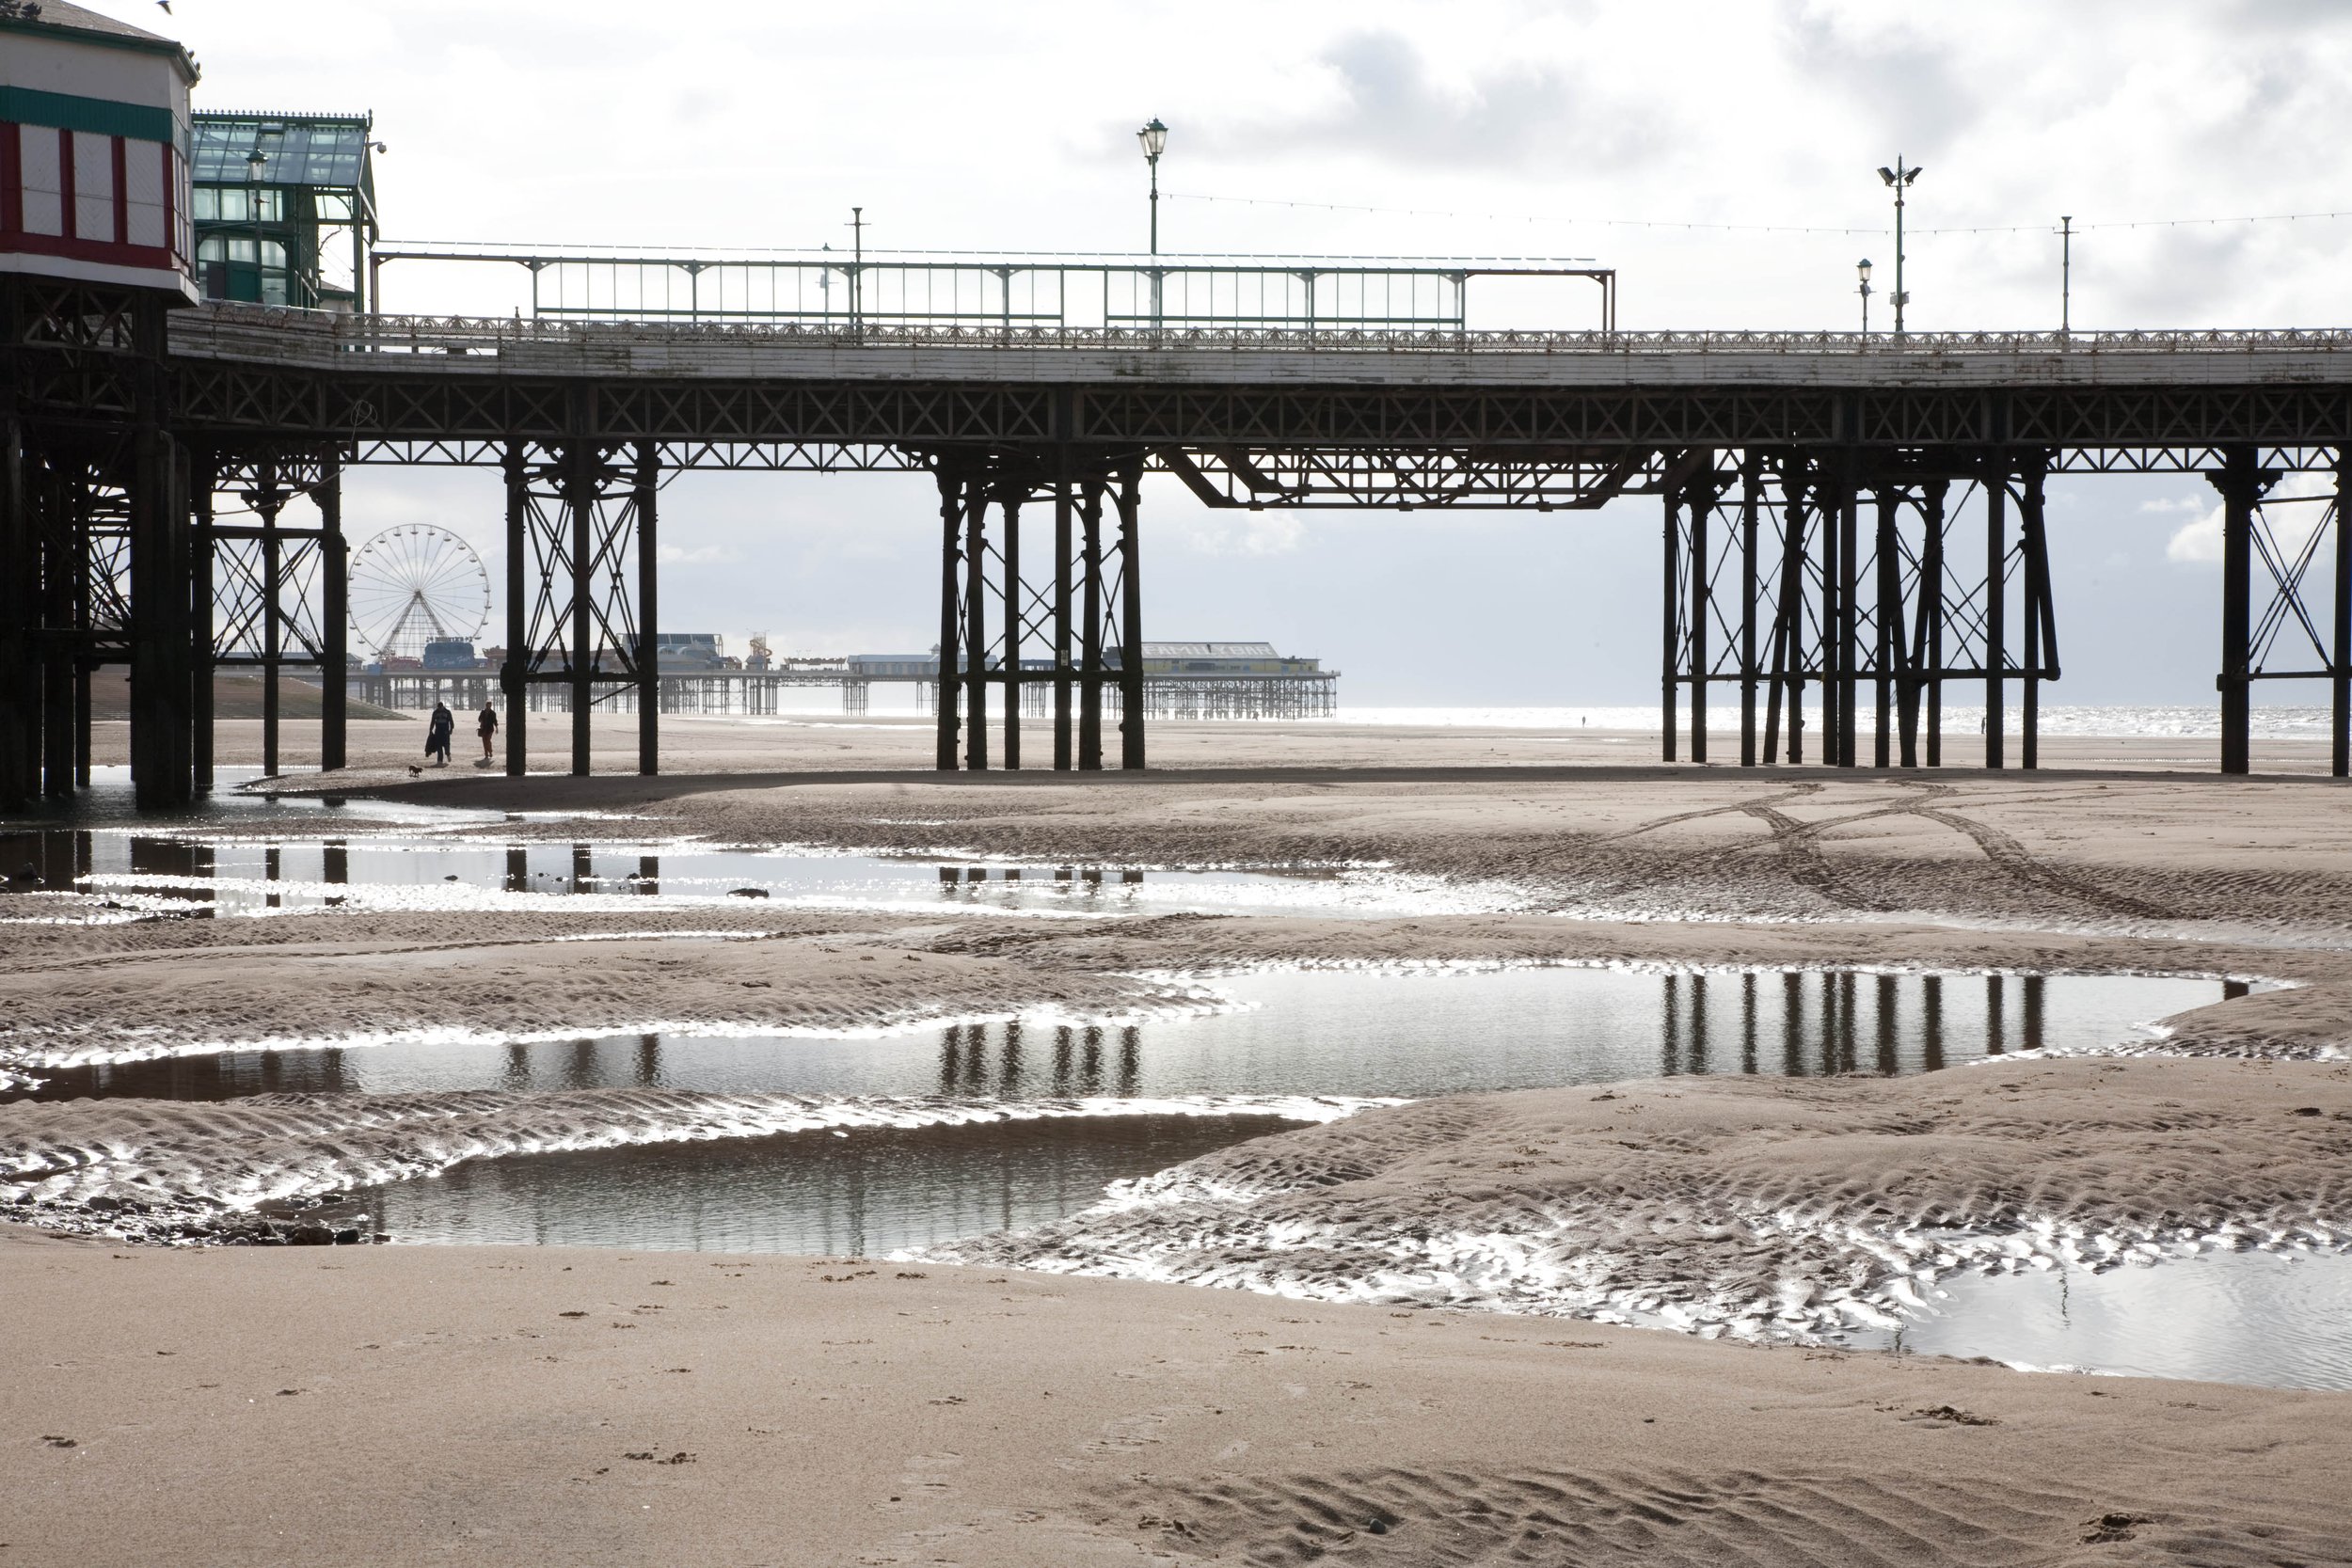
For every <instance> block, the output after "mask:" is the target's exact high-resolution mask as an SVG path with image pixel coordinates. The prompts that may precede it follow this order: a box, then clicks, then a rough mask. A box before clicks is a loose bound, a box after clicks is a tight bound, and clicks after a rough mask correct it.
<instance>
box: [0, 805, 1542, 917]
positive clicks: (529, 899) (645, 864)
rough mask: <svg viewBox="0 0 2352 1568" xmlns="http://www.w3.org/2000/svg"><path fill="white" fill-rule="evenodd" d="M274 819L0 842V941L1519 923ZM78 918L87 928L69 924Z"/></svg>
mask: <svg viewBox="0 0 2352 1568" xmlns="http://www.w3.org/2000/svg"><path fill="white" fill-rule="evenodd" d="M284 826H285V825H284V824H283V823H281V822H278V819H276V818H271V819H269V821H268V822H267V823H262V822H257V823H255V824H254V825H253V826H252V827H249V828H248V827H241V828H240V829H239V831H236V832H210V831H205V832H199V831H198V830H196V829H187V830H183V831H182V832H173V833H164V832H134V831H126V830H114V829H89V828H51V829H34V830H28V831H20V832H5V833H0V876H8V875H9V874H11V873H15V874H17V875H16V876H15V878H14V889H15V894H16V895H15V896H12V897H10V898H8V899H7V900H5V901H0V923H5V922H7V921H8V920H11V919H17V920H24V919H40V918H58V917H61V914H60V913H56V912H53V911H58V910H59V908H60V907H59V906H56V905H55V904H54V903H53V902H52V901H50V900H47V899H44V898H42V897H41V896H40V894H42V893H47V892H52V891H58V892H63V891H72V892H77V893H83V894H88V895H97V896H100V897H103V898H105V899H107V900H110V901H112V903H113V905H114V906H115V908H114V910H112V911H105V912H104V914H103V915H102V916H101V918H113V919H130V918H138V917H141V916H147V917H154V916H177V917H180V918H194V919H215V918H217V919H231V918H237V917H241V916H263V915H272V914H281V913H294V912H301V911H317V910H326V909H342V910H368V911H446V912H450V913H460V914H462V913H468V912H481V911H528V910H534V909H537V910H544V909H549V908H553V907H556V905H557V903H558V902H559V901H560V903H561V905H562V907H563V908H564V909H567V910H570V911H596V912H600V913H614V912H619V913H626V912H629V911H644V910H654V909H664V908H668V909H675V908H679V907H681V906H685V907H706V908H707V907H711V906H724V907H729V908H736V909H741V908H745V907H750V908H762V907H773V908H803V909H827V910H845V909H846V910H864V909H873V910H888V911H898V912H902V913H908V914H922V913H934V912H943V911H944V912H967V913H1005V914H1028V915H1060V916H1081V917H1116V916H1121V915H1150V914H1173V913H1201V914H1274V915H1303V916H1312V917H1322V918H1340V919H1348V918H1363V919H1385V918H1394V917H1398V916H1405V915H1416V914H1424V915H1425V914H1446V913H1475V912H1481V911H1499V910H1505V909H1513V908H1518V907H1521V906H1523V905H1525V904H1526V903H1527V902H1528V900H1527V899H1526V898H1525V897H1524V896H1523V895H1519V894H1518V893H1516V892H1514V891H1512V890H1509V889H1504V888H1501V887H1497V886H1474V887H1464V886H1459V885H1455V884H1451V883H1447V882H1445V881H1443V880H1441V879H1437V878H1430V877H1418V876H1409V875H1405V874H1401V873H1395V872H1390V871H1385V870H1381V869H1379V868H1376V867H1362V866H1352V867H1351V866H1278V867H1271V868H1259V869H1247V870H1245V869H1233V868H1224V867H1208V868H1187V867H1162V866H1134V865H1126V866H1121V865H1081V864H1062V865H1056V864H1049V863H1026V862H1015V861H1009V860H1005V859H1001V858H993V859H992V858H985V857H977V856H970V855H964V854H960V853H957V852H955V851H953V850H948V849H941V850H936V851H931V852H928V853H906V854H899V853H890V854H861V853H854V852H844V851H835V850H830V849H821V848H813V847H790V846H787V847H775V848H759V847H721V846H707V845H699V844H686V845H680V844H675V843H672V844H660V845H651V844H631V843H627V842H613V841H589V840H585V839H583V840H581V841H579V842H575V843H570V844H563V843H548V842H544V841H532V842H519V841H504V842H502V841H501V839H500V838H499V836H498V834H497V832H496V828H495V826H494V825H493V824H490V823H473V822H464V821H460V822H450V823H445V824H438V825H437V826H439V827H440V828H441V829H442V830H443V831H440V832H434V833H431V834H430V835H425V834H419V833H416V832H413V831H412V832H400V831H399V829H398V826H397V825H394V824H389V823H387V824H384V825H382V826H381V827H380V828H379V831H376V832H364V833H363V832H354V833H351V834H348V835H343V836H316V830H317V823H316V818H315V816H306V817H305V818H303V820H302V822H301V826H302V827H303V829H304V830H305V834H304V835H297V834H295V833H293V832H284V831H283V828H284ZM84 918H87V915H86V916H84Z"/></svg>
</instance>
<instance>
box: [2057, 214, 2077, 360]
mask: <svg viewBox="0 0 2352 1568" xmlns="http://www.w3.org/2000/svg"><path fill="white" fill-rule="evenodd" d="M2073 331H2074V217H2073V215H2072V214H2069V215H2067V216H2065V217H2061V218H2059V219H2058V336H2059V337H2061V338H2063V337H2067V336H2069V335H2071V334H2072V333H2073Z"/></svg>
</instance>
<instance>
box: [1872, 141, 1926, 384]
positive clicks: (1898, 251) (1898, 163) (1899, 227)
mask: <svg viewBox="0 0 2352 1568" xmlns="http://www.w3.org/2000/svg"><path fill="white" fill-rule="evenodd" d="M1879 178H1880V179H1881V180H1883V181H1885V182H1886V183H1887V184H1888V185H1889V186H1890V187H1892V188H1893V190H1894V192H1895V336H1896V337H1897V338H1900V337H1901V336H1902V335H1903V307H1904V306H1906V305H1908V304H1910V303H1911V295H1910V294H1908V293H1905V292H1904V290H1903V193H1904V192H1905V191H1907V190H1909V189H1911V186H1912V182H1914V181H1915V180H1917V179H1918V178H1919V168H1918V166H1917V165H1913V166H1911V167H1909V168H1905V167H1904V166H1903V160H1902V155H1901V154H1900V153H1898V154H1896V157H1895V166H1894V167H1893V168H1884V167H1882V168H1881V169H1880V170H1879Z"/></svg>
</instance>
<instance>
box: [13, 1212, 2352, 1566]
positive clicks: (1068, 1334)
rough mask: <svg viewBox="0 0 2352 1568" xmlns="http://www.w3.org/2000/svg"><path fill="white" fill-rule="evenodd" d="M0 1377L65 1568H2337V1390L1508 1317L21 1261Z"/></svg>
mask: <svg viewBox="0 0 2352 1568" xmlns="http://www.w3.org/2000/svg"><path fill="white" fill-rule="evenodd" d="M102 1303H103V1307H101V1306H100V1305H99V1304H102ZM0 1345H5V1347H6V1349H7V1352H8V1354H9V1357H10V1363H11V1365H12V1366H13V1367H14V1368H16V1369H17V1370H16V1372H15V1374H14V1375H12V1376H11V1377H10V1378H8V1379H7V1380H6V1381H5V1383H0V1433H5V1441H6V1443H7V1445H8V1451H9V1452H10V1453H11V1455H12V1457H11V1459H10V1461H9V1465H8V1475H9V1478H10V1481H9V1486H8V1498H7V1500H6V1502H5V1503H0V1521H5V1522H4V1523H0V1539H5V1540H6V1541H7V1542H8V1546H7V1547H6V1548H5V1550H6V1552H7V1554H8V1560H11V1561H19V1562H24V1563H28V1564H39V1565H41V1568H50V1565H53V1564H75V1565H88V1564H111V1563H154V1562H165V1561H172V1562H189V1563H206V1564H212V1563H221V1564H227V1563H235V1564H239V1565H241V1568H265V1565H273V1564H285V1565H287V1568H319V1565H323V1564H360V1563H368V1564H373V1563H382V1562H386V1561H394V1560H397V1561H446V1562H467V1563H500V1564H512V1563H549V1564H556V1563H561V1564H567V1565H579V1564H619V1563H629V1564H637V1563H646V1564H651V1563H678V1562H693V1563H740V1564H775V1565H779V1568H781V1565H785V1564H793V1565H797V1564H803V1563H827V1564H832V1563H842V1564H848V1563H857V1564H880V1563H924V1562H941V1561H946V1562H958V1563H966V1564H975V1565H980V1564H1008V1565H1009V1564H1046V1563H1051V1564H1056V1565H1061V1564H1072V1565H1077V1564H1089V1563H1114V1562H1116V1563H1129V1562H1137V1561H1147V1562H1148V1561H1158V1562H1190V1561H1198V1560H1208V1559H1212V1558H1214V1559H1215V1560H1221V1561H1232V1562H1256V1563H1290V1562H1301V1561H1307V1560H1314V1559H1316V1558H1318V1557H1322V1556H1324V1555H1326V1554H1327V1555H1328V1556H1329V1557H1330V1559H1331V1560H1337V1561H1345V1562H1362V1563H1394V1564H1413V1565H1416V1568H1419V1565H1425V1564H1450V1563H1490V1562H1491V1563H1499V1562H1506V1561H1517V1562H1560V1563H1567V1562H1576V1563H1637V1562H1638V1563H1645V1564H1657V1563H1692V1564H1698V1563H1707V1564H1715V1563H1722V1562H1726V1561H1740V1562H1751V1563H1770V1564H1788V1565H1790V1568H1796V1565H1800V1564H1803V1565H1808V1568H1809V1565H1813V1564H1820V1563H1847V1562H1851V1563H1880V1562H1928V1561H1952V1562H1967V1563H1972V1564H2012V1563H2013V1564H2047V1563H2064V1562H2085V1563H2090V1562H2114V1561H2177V1562H2194V1563H2198V1564H2201V1565H2214V1568H2222V1565H2229V1564H2239V1563H2244V1564H2255V1563H2263V1564H2269V1563H2278V1562H2286V1561H2294V1562H2303V1563H2328V1562H2344V1561H2347V1560H2352V1502H2347V1500H2346V1499H2347V1497H2352V1491H2347V1489H2346V1487H2345V1486H2344V1481H2345V1479H2346V1477H2345V1460H2344V1454H2343V1446H2342V1439H2343V1418H2344V1408H2345V1404H2344V1397H2343V1396H2331V1395H2323V1394H2287V1393H2279V1392H2275V1391H2267V1390H2253V1389H2246V1388H2233V1387H2227V1386H2209V1385H2193V1384H2181V1383H2163V1382H2153V1381H2141V1380H2126V1379H2106V1378H2102V1379H2095V1380H2093V1379H2083V1378H2070V1377H2051V1376H2042V1377H2036V1376H2025V1375H2020V1374H2017V1373H2014V1372H2010V1371H2006V1370H1999V1369H1992V1368H1984V1367H1975V1366H1967V1365H1962V1364H1959V1363H1955V1362H1948V1361H1935V1360H1928V1359H1921V1358H1910V1359H1905V1360H1896V1359H1893V1358H1889V1357H1884V1356H1881V1355H1875V1354H1838V1353H1833V1352H1820V1351H1804V1350H1799V1349H1779V1350H1759V1349H1753V1348H1745V1347H1740V1346H1733V1345H1723V1344H1708V1343H1704V1342H1701V1341H1698V1340H1695V1339H1692V1338H1686V1337H1683V1336H1679V1335H1672V1334H1661V1333H1656V1332H1652V1331H1645V1330H1640V1329H1625V1328H1613V1327H1608V1326H1604V1325H1596V1324H1591V1323H1574V1322H1562V1321H1559V1320H1545V1319H1529V1318H1513V1317H1507V1316H1502V1315H1498V1314H1492V1313H1466V1312H1421V1311H1401V1310H1392V1309H1388V1308H1383V1307H1324V1306H1319V1305H1308V1304H1301V1303H1297V1302H1290V1301H1282V1300H1279V1299H1274V1298H1269V1297H1263V1296H1255V1295H1248V1294H1244V1293H1241V1292H1237V1291H1197V1290H1189V1289H1186V1288H1184V1287H1180V1286H1151V1285H1133V1284H1124V1283H1120V1282H1117V1281H1106V1280H1092V1279H1059V1278H1053V1277H1049V1276H1041V1275H1026V1274H1020V1273H1009V1272H993V1271H988V1270H981V1269H954V1268H945V1267H941V1266H938V1265H902V1264H889V1263H870V1262H869V1263H836V1262H824V1261H814V1260H805V1259H778V1258H740V1257H737V1258H710V1257H705V1256H694V1255H679V1254H669V1255H660V1256H653V1257H647V1256H643V1255H629V1254H620V1253H611V1252H595V1251H570V1250H562V1249H537V1248H533V1249H520V1250H508V1249H473V1248H465V1249H458V1248H452V1249H434V1248H403V1247H378V1248H365V1249H350V1250H337V1251H332V1252H326V1251H317V1250H305V1249H284V1250H251V1249H215V1250H210V1251H200V1252H193V1253H191V1252H170V1251H163V1250H158V1249H137V1250H133V1251H129V1252H124V1251H123V1250H122V1249H120V1248H116V1249H112V1250H109V1249H108V1248H106V1247H105V1246H103V1245H99V1244H92V1243H59V1242H48V1241H41V1240H38V1239H29V1238H24V1237H10V1238H7V1239H5V1240H0ZM69 1444H70V1445H71V1446H70V1447H69V1446H66V1445H69Z"/></svg>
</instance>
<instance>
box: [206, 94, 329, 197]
mask: <svg viewBox="0 0 2352 1568" xmlns="http://www.w3.org/2000/svg"><path fill="white" fill-rule="evenodd" d="M193 118H194V120H195V127H194V129H195V138H196V145H195V154H196V155H195V157H194V158H192V159H191V160H190V161H189V162H190V169H191V171H192V174H193V177H194V179H195V181H196V182H197V183H198V184H199V185H202V184H223V185H243V184H246V183H248V182H250V181H251V180H252V178H253V177H252V175H251V173H250V172H249V171H248V169H247V167H246V159H247V157H248V156H249V155H250V154H252V153H253V152H255V151H257V150H258V151H261V152H262V153H265V154H267V162H265V163H264V164H263V166H262V183H263V184H265V185H309V186H311V187H314V188H323V189H326V190H355V189H366V188H370V187H372V186H373V183H374V182H373V178H372V171H371V170H370V168H369V166H368V151H369V148H368V140H369V134H370V132H371V131H372V130H373V117H372V116H366V115H268V114H220V113H215V112H204V113H199V114H198V115H196V116H195V117H193Z"/></svg>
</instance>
